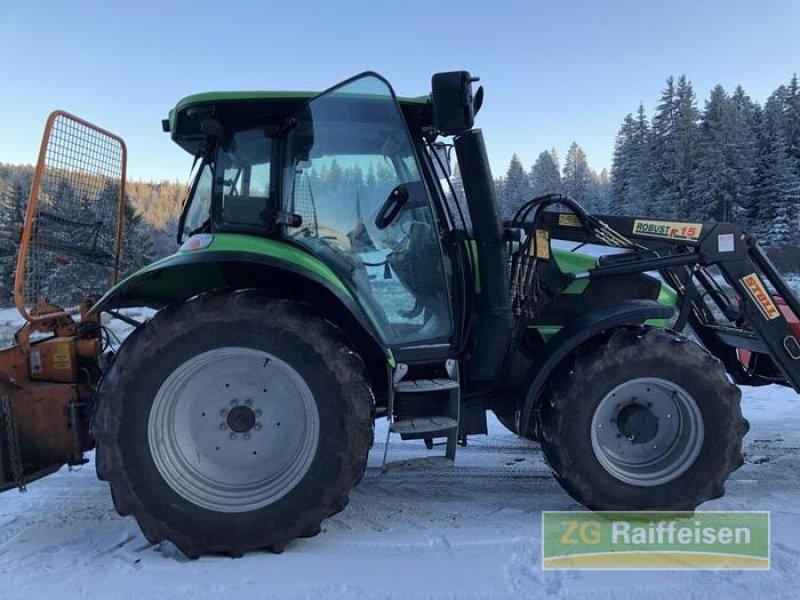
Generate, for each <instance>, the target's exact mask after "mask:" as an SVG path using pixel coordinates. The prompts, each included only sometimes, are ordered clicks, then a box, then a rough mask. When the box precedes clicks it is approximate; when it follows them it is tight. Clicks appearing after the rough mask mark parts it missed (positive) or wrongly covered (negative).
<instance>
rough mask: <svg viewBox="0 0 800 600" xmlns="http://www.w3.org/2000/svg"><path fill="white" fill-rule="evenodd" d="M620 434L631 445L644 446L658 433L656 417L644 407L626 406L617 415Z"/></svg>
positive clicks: (638, 405) (636, 405)
mask: <svg viewBox="0 0 800 600" xmlns="http://www.w3.org/2000/svg"><path fill="white" fill-rule="evenodd" d="M617 427H618V428H619V431H620V433H621V434H622V435H623V436H625V437H626V438H627V439H628V440H629V441H630V442H631V443H633V444H646V443H647V442H649V441H650V440H652V439H653V438H655V437H656V434H657V433H658V417H656V416H655V415H654V414H653V413H652V412H650V410H648V408H647V407H646V406H642V405H641V404H628V405H627V406H623V407H622V408H621V409H620V411H619V414H618V415H617Z"/></svg>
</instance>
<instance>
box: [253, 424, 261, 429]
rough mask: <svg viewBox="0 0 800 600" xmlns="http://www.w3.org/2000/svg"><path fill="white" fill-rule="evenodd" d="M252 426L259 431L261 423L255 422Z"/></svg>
mask: <svg viewBox="0 0 800 600" xmlns="http://www.w3.org/2000/svg"><path fill="white" fill-rule="evenodd" d="M253 428H254V429H255V430H256V431H260V430H261V423H256V424H255V425H253Z"/></svg>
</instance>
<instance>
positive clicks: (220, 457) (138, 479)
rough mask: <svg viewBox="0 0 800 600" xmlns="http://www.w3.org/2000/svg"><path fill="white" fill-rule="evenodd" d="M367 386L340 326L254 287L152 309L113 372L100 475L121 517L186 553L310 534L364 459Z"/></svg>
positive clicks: (237, 550) (103, 416) (231, 549)
mask: <svg viewBox="0 0 800 600" xmlns="http://www.w3.org/2000/svg"><path fill="white" fill-rule="evenodd" d="M371 410H372V396H371V393H370V391H369V388H368V386H367V383H366V381H365V379H364V375H363V368H362V363H361V361H360V360H359V359H358V358H357V356H355V355H354V354H353V353H352V352H351V351H350V350H349V349H348V347H347V345H346V343H345V340H344V338H343V336H342V335H341V333H340V332H339V331H338V330H336V329H335V328H334V327H333V326H332V325H330V324H329V323H328V322H326V321H324V320H322V319H320V318H319V317H317V316H315V315H313V314H311V313H309V312H308V311H307V310H305V309H304V308H303V307H301V306H299V305H297V304H294V303H291V302H287V301H280V300H270V299H268V298H265V297H263V296H261V295H259V294H258V293H255V292H244V293H234V294H226V295H209V296H201V297H199V298H197V299H194V300H192V301H190V302H187V303H185V304H183V305H180V306H177V307H173V308H169V309H166V310H164V311H162V312H160V313H158V314H157V315H156V316H155V318H153V319H152V320H151V321H150V322H149V323H147V324H146V325H145V326H143V327H142V328H140V329H139V330H137V331H136V332H135V333H134V334H133V335H132V336H131V338H129V339H128V340H127V341H126V343H125V344H124V345H123V347H122V348H121V349H120V352H119V354H118V356H117V358H116V360H115V362H114V364H113V365H112V367H111V369H110V370H109V372H108V373H107V375H106V377H105V379H104V381H103V384H102V387H101V390H100V405H99V409H98V416H97V420H96V428H97V437H98V439H99V440H100V442H101V446H102V448H103V460H102V461H99V460H98V470H101V469H102V471H103V472H102V473H100V475H101V477H103V478H104V479H107V480H108V481H109V482H110V484H111V489H112V493H113V496H114V498H115V506H116V508H117V510H118V512H120V513H121V514H132V515H133V516H134V517H136V519H137V521H138V523H139V525H140V527H141V529H142V531H143V533H144V534H145V536H146V537H147V538H148V540H150V541H152V542H159V541H162V540H169V541H171V542H173V543H174V544H175V545H176V546H178V548H180V549H181V550H182V551H183V552H184V553H185V554H186V555H188V556H192V557H194V556H198V555H200V554H202V553H204V552H225V553H230V554H234V555H236V554H241V553H243V552H247V551H250V550H257V549H262V548H268V549H271V550H273V551H281V550H282V549H283V547H284V546H285V545H286V543H287V542H288V541H290V540H291V539H294V538H296V537H300V536H308V535H314V534H316V533H317V532H319V530H320V523H321V522H322V520H323V519H325V518H326V517H328V516H330V515H332V514H334V513H336V512H338V511H340V510H342V509H343V508H344V506H345V505H346V503H347V498H348V493H349V491H350V489H351V488H352V487H353V486H354V485H355V484H356V483H357V482H358V480H359V479H360V477H361V475H362V474H363V472H364V469H365V467H366V457H367V452H368V448H369V443H370V431H371V425H372V424H371V418H370V415H371Z"/></svg>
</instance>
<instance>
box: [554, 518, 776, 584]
mask: <svg viewBox="0 0 800 600" xmlns="http://www.w3.org/2000/svg"><path fill="white" fill-rule="evenodd" d="M542 568H543V569H747V570H753V569H769V513H768V512H724V511H716V512H695V513H663V512H597V513H594V512H549V511H545V512H543V513H542Z"/></svg>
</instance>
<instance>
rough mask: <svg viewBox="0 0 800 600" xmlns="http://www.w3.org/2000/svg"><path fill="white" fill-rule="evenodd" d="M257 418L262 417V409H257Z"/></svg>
mask: <svg viewBox="0 0 800 600" xmlns="http://www.w3.org/2000/svg"><path fill="white" fill-rule="evenodd" d="M256 416H257V417H260V416H261V409H260V408H257V409H256Z"/></svg>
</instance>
